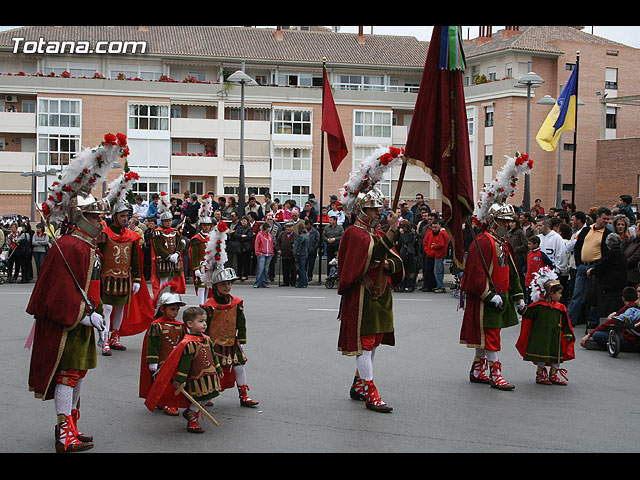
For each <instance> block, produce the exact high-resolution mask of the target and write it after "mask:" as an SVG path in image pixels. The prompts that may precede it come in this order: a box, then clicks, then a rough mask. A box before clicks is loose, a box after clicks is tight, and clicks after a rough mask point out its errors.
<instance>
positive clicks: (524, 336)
mask: <svg viewBox="0 0 640 480" xmlns="http://www.w3.org/2000/svg"><path fill="white" fill-rule="evenodd" d="M535 305H546V306H549V307H551V308H555V309H556V310H559V311H560V313H561V315H562V316H564V317H565V321H566V323H567V325H569V329H570V330H571V334H572V335H573V338H574V340H572V341H567V339H566V338H564V335H561V336H560V343H561V344H562V359H563V361H565V362H566V361H567V360H572V359H574V358H576V354H575V348H574V343H575V333H574V331H573V326H572V325H571V322H570V321H569V312H567V307H565V306H564V305H563V304H562V303H560V302H552V303H551V304H548V303H547V302H545V301H543V300H541V301H538V302H534V303H532V304H531V305H529V307H528V308H530V307H533V306H535ZM526 315H527V313H526V312H525V313H524V315H523V316H522V326H521V329H520V336H519V337H518V341H517V342H516V349H517V350H518V352H519V353H520V355H522V357H523V358H524V356H525V354H526V352H527V344H528V343H529V334H530V333H531V324H532V323H533V320H531V319H530V318H527V317H526ZM534 363H535V362H534Z"/></svg>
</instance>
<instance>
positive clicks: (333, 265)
mask: <svg viewBox="0 0 640 480" xmlns="http://www.w3.org/2000/svg"><path fill="white" fill-rule="evenodd" d="M337 281H338V259H337V258H334V259H332V260H331V261H330V262H329V275H328V276H327V278H326V279H325V281H324V286H325V287H327V288H333V287H334V286H335V284H336V282H337Z"/></svg>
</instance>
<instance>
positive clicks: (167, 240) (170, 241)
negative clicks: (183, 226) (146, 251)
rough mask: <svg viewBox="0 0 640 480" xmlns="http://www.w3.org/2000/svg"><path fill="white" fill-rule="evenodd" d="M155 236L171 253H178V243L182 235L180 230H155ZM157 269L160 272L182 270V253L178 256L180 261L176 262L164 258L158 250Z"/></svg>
mask: <svg viewBox="0 0 640 480" xmlns="http://www.w3.org/2000/svg"><path fill="white" fill-rule="evenodd" d="M153 235H154V238H156V239H159V240H160V243H161V245H162V247H163V248H164V249H165V250H166V251H167V252H168V254H169V255H172V254H174V253H176V250H177V249H178V243H179V242H180V235H179V233H178V230H175V229H174V230H171V231H170V232H166V231H164V230H159V229H158V230H154V231H153ZM155 261H156V269H157V273H158V274H162V273H167V272H174V273H175V272H181V271H182V255H179V257H178V263H176V264H174V263H172V262H170V261H169V260H168V259H167V260H165V259H163V258H162V257H161V256H160V255H159V254H158V252H156V258H155Z"/></svg>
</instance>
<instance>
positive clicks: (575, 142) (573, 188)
mask: <svg viewBox="0 0 640 480" xmlns="http://www.w3.org/2000/svg"><path fill="white" fill-rule="evenodd" d="M579 80H580V51H577V52H576V111H575V128H574V132H573V172H572V173H571V211H572V212H573V213H575V211H576V150H577V147H578V81H579Z"/></svg>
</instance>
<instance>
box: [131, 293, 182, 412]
mask: <svg viewBox="0 0 640 480" xmlns="http://www.w3.org/2000/svg"><path fill="white" fill-rule="evenodd" d="M177 287H178V285H177V284H176V283H175V282H169V283H168V284H167V285H165V286H164V287H163V288H162V290H161V291H160V293H159V295H158V297H157V298H156V305H157V312H156V315H155V317H154V320H153V322H151V325H150V326H149V329H148V330H147V334H146V335H145V337H144V341H143V344H142V357H141V366H140V391H139V394H140V398H147V394H148V392H149V389H150V388H151V384H152V383H153V378H154V375H155V374H156V373H157V372H158V369H159V368H160V367H161V366H162V364H163V363H164V362H165V360H166V359H167V357H168V356H169V354H170V353H171V351H172V350H173V349H174V348H175V347H176V346H177V345H178V343H180V340H182V338H183V337H184V335H185V333H186V330H185V327H184V323H183V322H181V321H180V320H178V313H179V312H180V307H184V306H185V303H184V302H183V301H182V298H181V297H180V295H179V294H177V293H174V291H173V290H175V289H176V288H177ZM171 400H173V399H171ZM162 410H163V411H164V413H166V414H167V415H178V413H179V412H178V409H177V408H176V407H175V406H169V405H163V408H162Z"/></svg>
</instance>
